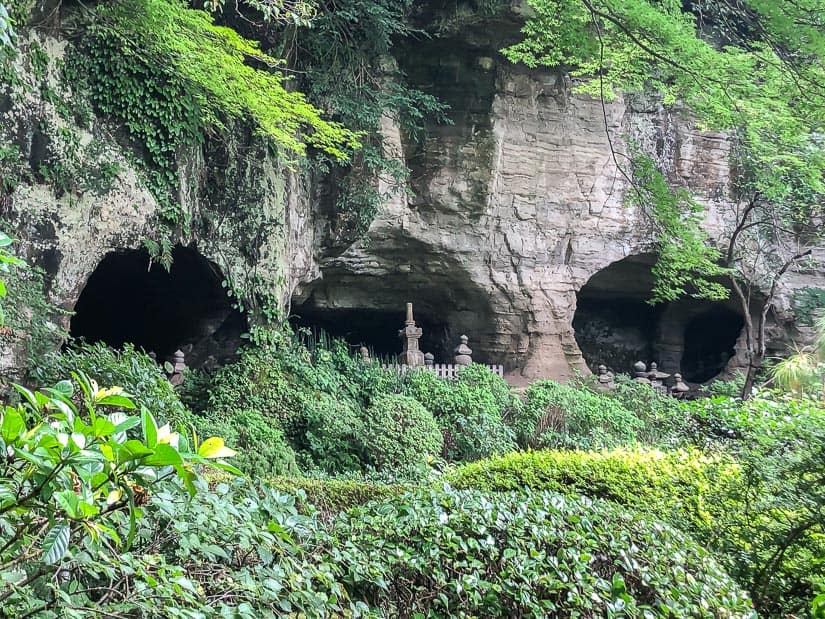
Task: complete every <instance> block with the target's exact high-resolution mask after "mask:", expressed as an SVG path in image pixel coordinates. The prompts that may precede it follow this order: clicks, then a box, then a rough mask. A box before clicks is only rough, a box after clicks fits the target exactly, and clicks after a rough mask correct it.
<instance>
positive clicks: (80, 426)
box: [0, 374, 234, 616]
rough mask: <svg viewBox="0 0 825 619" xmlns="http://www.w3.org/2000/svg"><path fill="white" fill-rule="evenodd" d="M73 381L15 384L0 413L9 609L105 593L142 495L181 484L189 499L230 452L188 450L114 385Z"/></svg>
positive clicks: (1, 579) (12, 612)
mask: <svg viewBox="0 0 825 619" xmlns="http://www.w3.org/2000/svg"><path fill="white" fill-rule="evenodd" d="M76 382H77V385H78V386H79V387H80V393H77V394H75V392H74V389H75V387H74V385H73V383H72V382H70V381H61V382H59V383H57V384H56V385H55V387H53V388H52V389H45V390H44V391H43V392H42V393H41V392H38V393H32V392H30V391H28V390H26V389H24V388H22V387H21V388H19V392H20V394H21V396H22V402H21V404H20V405H19V406H17V407H12V406H6V407H5V408H4V409H3V411H2V412H0V453H3V455H4V457H3V462H2V475H1V476H0V531H2V532H3V540H4V543H3V544H2V546H0V604H2V609H3V611H4V614H7V615H6V616H31V615H35V614H38V616H56V614H55V613H52V612H51V609H52V608H58V609H59V608H60V606H63V605H64V604H66V603H67V602H68V605H69V606H70V607H72V608H74V609H77V608H78V607H81V608H82V605H83V604H84V603H85V602H86V601H87V600H89V601H91V595H90V592H91V591H95V590H96V591H98V592H99V593H103V592H107V593H106V597H108V596H109V593H108V592H109V591H111V587H112V585H113V584H114V583H115V579H116V578H119V576H120V575H122V574H123V573H124V572H125V570H126V569H127V568H126V567H124V566H121V565H120V564H119V563H118V560H117V559H115V557H118V554H119V553H118V551H121V552H125V551H128V550H129V548H130V547H131V546H132V545H133V543H134V540H135V523H136V521H137V519H138V518H139V517H140V516H141V514H142V512H141V509H140V507H141V506H142V505H144V504H145V503H146V501H147V500H148V497H149V496H150V495H151V494H152V493H163V492H164V491H166V490H168V489H174V490H175V491H177V492H179V493H180V494H181V496H183V495H184V492H183V489H184V488H185V489H186V495H187V496H192V495H194V494H196V486H195V483H196V482H197V481H198V477H197V474H196V473H195V471H194V470H193V469H194V465H195V464H196V463H202V464H205V463H207V459H208V458H222V457H231V456H232V455H234V452H233V451H232V450H231V449H228V448H227V447H225V446H224V443H223V441H222V440H221V439H219V438H210V439H207V440H206V441H204V442H203V443H202V444H201V445H200V446H198V445H194V446H193V448H194V449H195V450H196V451H195V452H190V449H189V446H190V444H189V442H188V441H187V439H186V437H185V436H179V435H178V434H176V433H174V432H171V431H170V429H169V426H168V425H167V426H160V427H159V426H158V425H157V423H156V421H155V419H154V416H153V415H152V413H151V412H150V411H149V410H148V409H146V408H145V407H141V408H140V410H139V415H133V414H127V413H126V412H124V411H134V410H135V409H136V405H135V404H134V403H133V402H132V400H131V398H130V397H129V396H128V395H127V394H126V393H125V392H123V390H122V389H120V388H119V387H111V388H99V387H98V385H97V384H96V383H95V382H94V381H92V380H90V379H88V378H87V377H86V376H84V375H82V374H77V375H76ZM138 428H140V430H138ZM213 466H218V467H220V468H223V469H226V470H231V467H229V466H228V465H225V464H220V463H216V464H214V465H213ZM175 480H179V482H180V484H178V483H176V481H175ZM152 542H153V543H154V540H152ZM150 569H152V568H151V567H150V565H145V566H144V570H145V571H146V572H148V570H150ZM121 570H123V571H121ZM146 580H149V579H148V578H145V579H144V581H146ZM169 584H170V585H171V583H169ZM78 591H80V599H79V600H76V601H75V600H72V599H71V597H72V594H74V593H77V592H78ZM127 592H128V588H124V589H123V591H122V594H123V595H125V594H127ZM153 593H154V592H153Z"/></svg>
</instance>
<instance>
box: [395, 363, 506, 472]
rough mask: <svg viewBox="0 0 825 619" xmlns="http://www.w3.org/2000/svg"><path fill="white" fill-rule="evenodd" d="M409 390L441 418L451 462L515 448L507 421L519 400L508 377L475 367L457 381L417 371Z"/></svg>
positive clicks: (408, 383)
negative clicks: (512, 391) (511, 388)
mask: <svg viewBox="0 0 825 619" xmlns="http://www.w3.org/2000/svg"><path fill="white" fill-rule="evenodd" d="M403 391H404V393H406V394H407V395H409V396H411V397H413V398H415V399H416V400H418V401H419V402H421V403H422V404H423V405H424V406H425V407H427V409H428V410H429V411H430V412H431V413H432V415H433V417H435V419H436V421H437V422H438V424H439V426H440V427H441V429H442V431H443V433H444V456H445V457H446V458H447V459H448V460H477V459H479V458H485V457H487V456H490V455H493V454H496V453H504V452H507V451H510V450H512V449H515V436H514V434H513V431H512V429H511V428H510V427H509V426H508V425H507V424H506V423H505V420H506V419H507V417H508V416H509V415H510V414H511V410H512V409H514V408H515V407H517V406H518V400H517V399H516V398H515V397H514V396H513V395H512V394H511V393H510V388H509V386H508V385H507V383H506V382H505V381H504V379H502V378H500V377H499V376H496V375H495V374H493V373H491V372H490V371H489V370H488V369H487V368H486V367H484V366H482V365H471V366H469V367H468V368H465V369H464V370H462V371H461V373H460V374H459V376H458V378H457V379H456V380H455V381H453V382H451V383H447V382H445V381H442V380H439V379H438V378H436V376H435V374H433V373H432V372H427V371H424V370H422V371H418V372H411V373H410V374H408V375H407V377H406V380H405V383H404V386H403Z"/></svg>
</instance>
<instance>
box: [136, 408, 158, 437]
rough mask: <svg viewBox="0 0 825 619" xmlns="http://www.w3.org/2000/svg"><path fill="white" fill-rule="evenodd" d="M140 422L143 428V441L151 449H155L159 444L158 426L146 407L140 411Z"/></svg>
mask: <svg viewBox="0 0 825 619" xmlns="http://www.w3.org/2000/svg"><path fill="white" fill-rule="evenodd" d="M140 422H141V424H142V426H143V439H144V440H145V441H146V444H147V445H148V446H149V447H154V446H155V445H157V444H158V424H157V422H156V421H155V418H154V417H153V416H152V413H150V412H149V409H148V408H146V407H145V406H143V407H141V409H140Z"/></svg>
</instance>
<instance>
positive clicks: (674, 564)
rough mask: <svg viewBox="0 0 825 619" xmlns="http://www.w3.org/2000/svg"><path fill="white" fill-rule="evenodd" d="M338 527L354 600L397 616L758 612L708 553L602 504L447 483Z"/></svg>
mask: <svg viewBox="0 0 825 619" xmlns="http://www.w3.org/2000/svg"><path fill="white" fill-rule="evenodd" d="M333 535H334V536H335V538H336V539H337V542H338V544H337V549H336V550H335V552H334V556H335V561H336V562H337V563H340V564H342V565H343V566H344V570H345V574H344V581H345V582H346V583H347V584H348V586H349V587H351V594H352V595H353V597H355V598H358V599H364V600H368V601H369V602H370V604H371V605H373V606H376V607H378V608H380V609H381V610H382V611H383V612H384V613H385V615H386V616H390V617H411V616H440V617H505V616H510V617H513V616H514V617H567V616H579V617H605V616H607V617H610V616H617V617H618V616H630V617H633V616H656V617H673V618H674V619H675V618H677V617H679V618H681V617H752V616H755V614H754V613H753V611H752V607H751V604H750V601H749V600H748V598H747V596H746V595H745V594H744V593H743V592H742V591H741V590H740V589H739V587H738V586H737V585H736V584H735V583H734V582H733V581H732V580H731V579H730V578H729V577H728V576H727V575H726V574H725V572H724V571H723V570H722V568H721V567H719V566H718V565H717V563H716V562H715V561H714V560H713V559H712V558H711V557H710V556H709V555H708V553H707V552H706V551H704V550H702V549H701V548H699V547H698V546H697V545H695V544H694V543H693V542H692V541H690V540H689V539H688V538H686V537H685V536H683V535H681V534H679V533H677V532H676V531H675V530H673V529H671V528H669V527H667V526H663V525H660V524H657V523H655V522H653V521H650V520H646V519H644V518H643V517H641V516H639V515H638V514H635V513H633V512H632V511H627V510H624V509H620V508H616V507H614V506H611V505H610V504H608V503H604V502H600V501H595V502H591V501H588V500H574V499H571V498H564V497H562V496H560V495H557V494H552V493H547V492H538V493H533V492H531V491H529V490H526V491H523V492H519V493H515V492H508V493H502V494H493V495H490V494H488V493H484V492H480V491H473V490H451V489H449V488H445V489H444V490H433V491H425V492H421V493H418V494H413V495H409V496H405V497H401V498H400V499H397V500H395V501H392V502H389V503H374V504H370V505H367V506H365V507H364V508H361V509H355V510H353V511H352V512H350V514H349V515H348V516H346V517H344V518H342V519H341V521H339V522H338V523H337V524H336V526H335V528H334V529H333ZM644 613H648V614H644Z"/></svg>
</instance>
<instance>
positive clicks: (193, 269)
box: [70, 246, 248, 367]
mask: <svg viewBox="0 0 825 619" xmlns="http://www.w3.org/2000/svg"><path fill="white" fill-rule="evenodd" d="M172 260H173V261H172V266H171V268H170V269H169V270H168V271H167V270H166V269H165V268H164V267H163V266H161V265H159V264H157V263H154V262H152V261H150V258H149V254H148V252H147V251H146V250H128V251H118V252H112V253H109V254H107V255H106V256H105V257H104V258H103V260H101V262H100V264H99V265H98V266H97V268H96V269H95V271H94V272H93V273H92V275H91V276H90V277H89V280H88V281H87V282H86V286H85V287H84V289H83V291H82V293H81V294H80V298H79V299H78V301H77V303H76V305H75V314H74V316H73V317H72V320H71V328H70V334H71V336H72V337H74V338H76V339H83V340H85V341H87V342H90V343H92V342H105V343H106V344H107V345H109V346H111V347H113V348H120V347H122V346H123V345H124V344H125V343H126V342H129V343H131V344H134V345H135V347H136V348H139V349H142V350H144V351H145V352H154V353H155V354H156V355H157V358H158V360H159V361H163V360H165V359H167V358H168V357H169V356H170V355H171V354H172V353H173V352H175V351H176V350H178V349H181V350H182V351H183V352H184V354H185V359H186V365H187V366H189V367H202V366H212V365H221V364H223V363H226V362H227V361H229V360H231V359H232V358H234V356H235V352H236V350H237V348H238V346H239V345H240V343H241V335H242V334H243V333H245V332H246V331H247V328H248V325H247V320H246V317H245V316H244V315H243V314H242V313H241V312H239V311H238V310H237V309H235V308H233V307H232V299H231V297H229V296H228V295H227V293H226V290H225V289H224V288H223V286H222V281H223V276H222V274H221V272H220V270H219V269H218V267H217V266H216V265H214V264H213V263H211V262H210V261H209V260H207V259H206V258H204V257H203V256H202V255H200V254H199V253H198V252H197V251H195V250H194V249H190V248H187V247H182V246H177V247H175V248H174V249H173V251H172Z"/></svg>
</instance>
